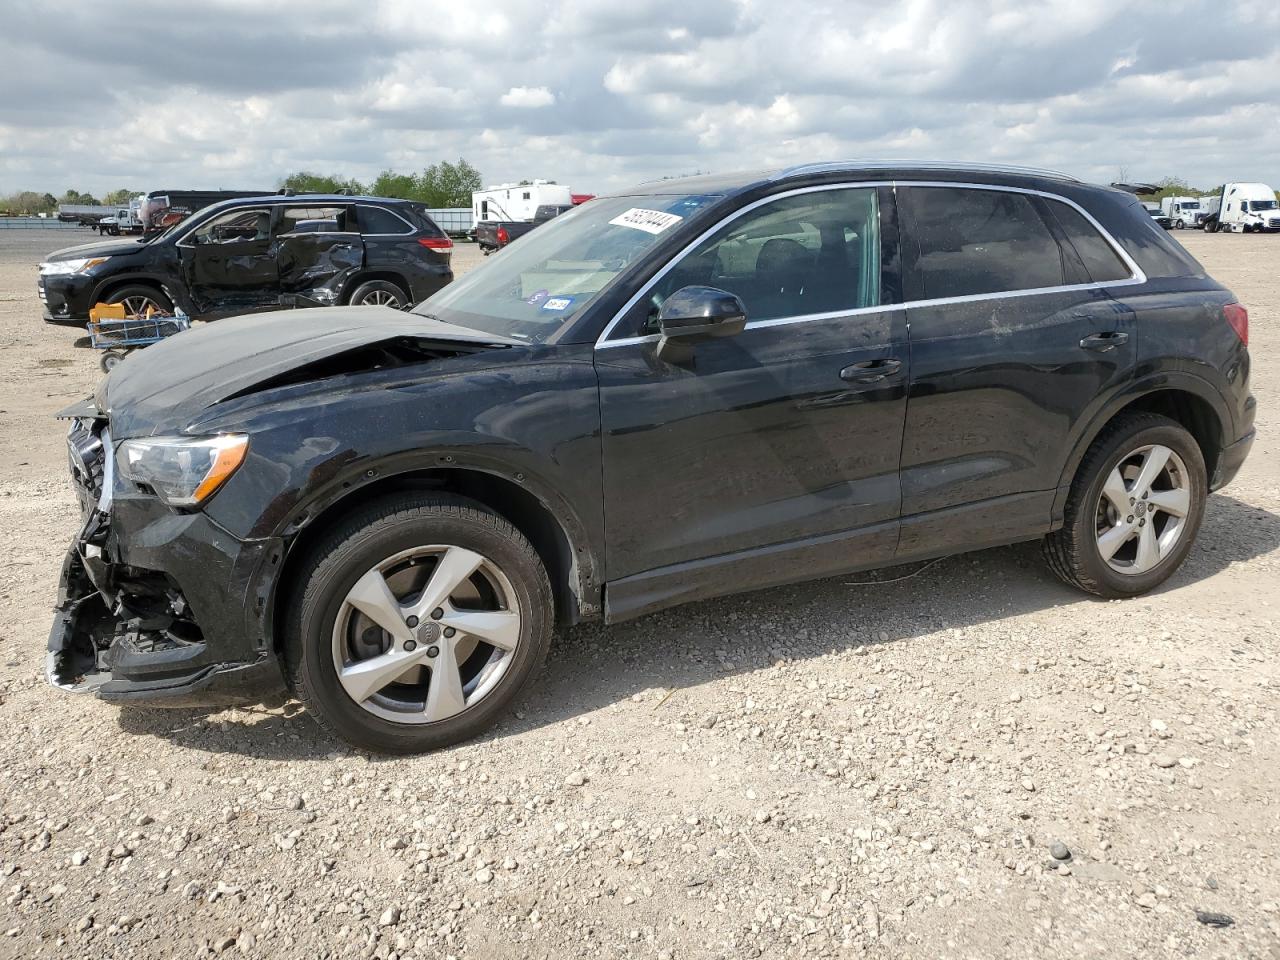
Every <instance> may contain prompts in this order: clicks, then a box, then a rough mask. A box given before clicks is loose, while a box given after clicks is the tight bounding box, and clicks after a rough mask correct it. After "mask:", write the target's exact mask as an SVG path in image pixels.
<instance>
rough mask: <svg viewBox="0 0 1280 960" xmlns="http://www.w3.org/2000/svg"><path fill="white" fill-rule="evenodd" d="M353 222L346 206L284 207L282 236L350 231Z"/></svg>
mask: <svg viewBox="0 0 1280 960" xmlns="http://www.w3.org/2000/svg"><path fill="white" fill-rule="evenodd" d="M354 230H355V223H354V220H353V218H352V216H351V208H350V207H347V206H317V207H292V206H291V207H285V208H284V216H283V217H282V219H281V222H280V230H279V233H280V234H281V235H282V236H287V235H289V234H296V233H351V232H353V231H354Z"/></svg>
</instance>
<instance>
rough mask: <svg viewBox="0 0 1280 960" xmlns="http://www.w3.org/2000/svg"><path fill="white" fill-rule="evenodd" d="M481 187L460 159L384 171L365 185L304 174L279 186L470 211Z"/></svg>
mask: <svg viewBox="0 0 1280 960" xmlns="http://www.w3.org/2000/svg"><path fill="white" fill-rule="evenodd" d="M481 185H482V183H481V180H480V171H479V170H477V169H476V168H475V167H473V166H472V165H471V164H469V163H467V161H466V160H462V159H459V160H458V162H457V163H450V162H449V161H447V160H444V161H441V162H440V163H433V164H432V165H431V166H429V167H427V168H426V169H425V170H423V171H422V172H421V173H417V174H414V173H396V171H394V170H383V171H382V172H381V173H380V174H378V176H377V179H375V180H374V181H373V182H372V183H370V184H368V185H365V184H362V183H360V181H359V180H354V179H346V178H343V177H341V176H338V175H336V174H334V175H330V176H325V175H323V174H319V173H311V172H309V171H306V170H301V171H299V172H297V173H291V174H289V176H287V177H285V178H284V180H283V181H282V182H281V186H282V187H288V188H289V189H292V190H295V191H297V192H298V193H343V192H346V193H361V194H366V195H369V196H375V197H395V198H396V199H399V200H416V201H418V202H419V203H421V204H424V205H426V206H428V207H469V206H471V194H472V193H474V192H475V191H476V190H479V189H480V187H481Z"/></svg>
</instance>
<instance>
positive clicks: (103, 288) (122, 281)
mask: <svg viewBox="0 0 1280 960" xmlns="http://www.w3.org/2000/svg"><path fill="white" fill-rule="evenodd" d="M123 287H152V288H153V289H155V290H156V292H157V293H161V294H163V295H164V296H165V297H166V298H168V300H169V301H170V302H172V303H178V302H179V300H178V298H177V297H175V296H174V294H173V291H172V290H171V289H170V288H169V285H168V284H167V283H165V282H164V280H163V279H162V278H160V277H156V276H152V275H150V274H142V275H137V274H126V275H125V276H119V277H107V278H105V279H104V280H103V281H102V282H101V283H100V284H98V286H97V287H95V288H94V291H93V297H94V302H95V303H97V302H100V301H102V300H103V299H105V298H106V297H109V296H111V295H112V294H113V293H115V292H116V291H117V290H119V289H121V288H123Z"/></svg>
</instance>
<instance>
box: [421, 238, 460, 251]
mask: <svg viewBox="0 0 1280 960" xmlns="http://www.w3.org/2000/svg"><path fill="white" fill-rule="evenodd" d="M418 244H419V246H423V247H426V248H427V249H428V250H437V251H439V252H440V253H448V252H449V251H450V250H452V249H453V241H452V240H450V239H449V238H448V237H419V238H418Z"/></svg>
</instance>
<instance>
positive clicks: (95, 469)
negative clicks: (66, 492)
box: [67, 419, 111, 506]
mask: <svg viewBox="0 0 1280 960" xmlns="http://www.w3.org/2000/svg"><path fill="white" fill-rule="evenodd" d="M99 426H100V421H95V420H83V419H79V420H73V421H72V423H71V429H70V431H68V433H67V453H68V456H69V458H70V461H71V480H72V483H73V484H74V485H75V487H76V492H77V493H78V494H79V495H80V499H81V503H82V504H85V505H86V506H87V505H93V504H100V503H101V502H102V499H103V497H102V493H103V488H104V487H105V486H106V474H107V450H108V449H110V446H111V441H110V434H108V432H107V431H106V430H105V429H101V430H99V429H98V427H99Z"/></svg>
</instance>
